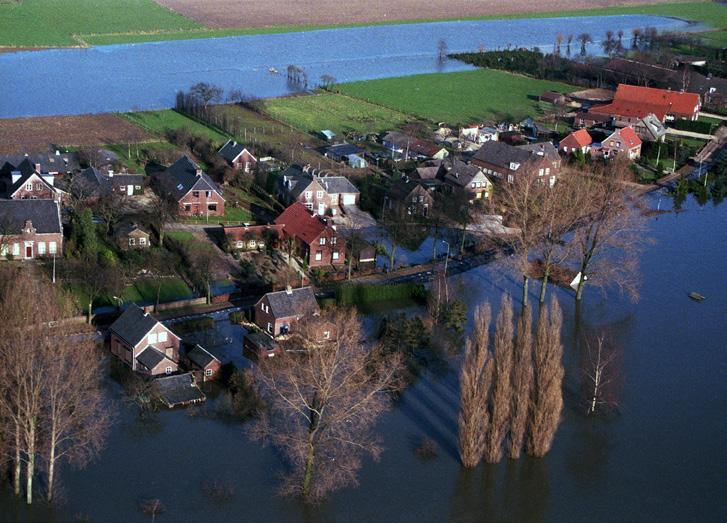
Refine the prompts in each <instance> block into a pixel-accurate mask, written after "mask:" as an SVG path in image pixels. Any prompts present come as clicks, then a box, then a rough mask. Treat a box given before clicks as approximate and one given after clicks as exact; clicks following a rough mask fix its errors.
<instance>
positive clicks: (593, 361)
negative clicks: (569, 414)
mask: <svg viewBox="0 0 727 523" xmlns="http://www.w3.org/2000/svg"><path fill="white" fill-rule="evenodd" d="M586 348H587V358H586V359H585V360H584V364H583V369H582V372H583V390H584V400H585V408H586V414H587V415H589V416H592V415H595V414H597V413H598V412H601V411H609V410H612V409H615V408H616V407H617V406H618V402H617V400H616V395H615V393H614V392H615V390H616V388H617V385H618V382H617V380H616V371H615V369H616V361H617V359H618V352H617V351H616V350H615V347H614V346H613V343H612V342H611V341H609V340H607V339H606V337H605V335H603V334H601V335H599V336H597V337H596V338H595V340H593V341H590V340H588V339H586Z"/></svg>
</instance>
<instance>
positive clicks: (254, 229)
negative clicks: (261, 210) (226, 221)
mask: <svg viewBox="0 0 727 523" xmlns="http://www.w3.org/2000/svg"><path fill="white" fill-rule="evenodd" d="M222 231H223V232H224V234H225V239H226V240H227V245H228V247H229V249H230V250H235V251H253V250H263V249H265V248H266V247H268V246H270V247H272V248H273V249H277V248H279V247H280V243H281V242H282V240H283V226H282V225H234V226H229V227H223V228H222ZM271 242H272V244H271Z"/></svg>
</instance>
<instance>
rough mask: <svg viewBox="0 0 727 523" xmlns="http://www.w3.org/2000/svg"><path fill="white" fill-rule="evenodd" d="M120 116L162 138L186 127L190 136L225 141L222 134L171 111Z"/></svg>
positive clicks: (225, 137) (225, 138) (218, 141)
mask: <svg viewBox="0 0 727 523" xmlns="http://www.w3.org/2000/svg"><path fill="white" fill-rule="evenodd" d="M120 116H121V117H123V118H125V119H126V120H128V121H129V122H131V123H133V124H134V125H137V126H139V127H141V128H142V129H144V130H145V131H147V132H149V133H151V134H155V135H157V136H160V137H162V138H165V137H166V134H167V131H169V130H173V129H181V128H184V127H186V128H187V129H189V131H190V132H191V133H192V134H196V135H202V136H206V137H208V138H209V139H210V140H212V141H214V142H217V143H224V142H226V141H227V136H225V135H224V134H222V133H220V132H218V131H216V130H214V129H212V128H211V127H208V126H207V125H204V124H202V123H199V122H196V121H195V120H192V119H191V118H188V117H186V116H185V115H183V114H180V113H178V112H176V111H172V110H171V109H167V110H163V111H143V112H139V113H123V114H121V115H120Z"/></svg>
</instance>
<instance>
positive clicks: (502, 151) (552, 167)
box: [472, 141, 562, 187]
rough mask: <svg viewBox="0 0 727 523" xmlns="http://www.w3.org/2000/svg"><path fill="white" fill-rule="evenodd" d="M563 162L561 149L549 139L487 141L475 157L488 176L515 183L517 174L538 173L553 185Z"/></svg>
mask: <svg viewBox="0 0 727 523" xmlns="http://www.w3.org/2000/svg"><path fill="white" fill-rule="evenodd" d="M561 162H562V160H561V158H560V155H559V154H558V150H557V149H556V148H555V146H554V145H553V144H552V143H550V142H543V143H534V144H527V145H517V146H515V145H510V144H507V143H504V142H502V141H497V142H492V141H491V142H486V143H484V144H482V147H480V149H479V150H478V151H477V153H475V156H474V157H473V159H472V163H473V164H475V165H478V166H480V167H482V168H483V170H484V172H485V175H486V176H488V177H490V176H492V177H495V178H499V179H500V180H502V181H505V182H510V183H512V182H514V181H515V178H516V177H518V176H537V177H539V178H541V179H543V180H545V183H547V184H548V185H550V186H551V187H552V186H553V185H555V181H556V179H557V177H558V175H559V174H560V168H561Z"/></svg>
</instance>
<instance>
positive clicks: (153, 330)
mask: <svg viewBox="0 0 727 523" xmlns="http://www.w3.org/2000/svg"><path fill="white" fill-rule="evenodd" d="M110 332H111V354H113V355H114V356H116V357H117V358H119V359H120V360H121V361H123V362H124V363H126V364H127V365H128V366H129V367H131V369H132V370H133V371H134V372H138V373H140V374H144V375H148V376H158V375H160V374H172V373H173V372H177V370H178V369H179V346H180V342H181V340H180V338H179V336H177V335H176V334H174V333H173V332H172V331H170V330H169V329H168V328H167V327H165V326H164V325H162V323H160V322H159V321H157V320H156V319H155V318H154V317H153V316H152V315H150V314H149V313H148V312H144V311H143V310H142V309H141V308H140V307H138V306H137V305H135V304H132V305H131V306H129V308H128V309H126V310H125V311H124V313H123V314H122V315H121V316H119V318H118V319H117V320H116V321H115V322H114V323H113V324H112V325H111V327H110Z"/></svg>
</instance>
